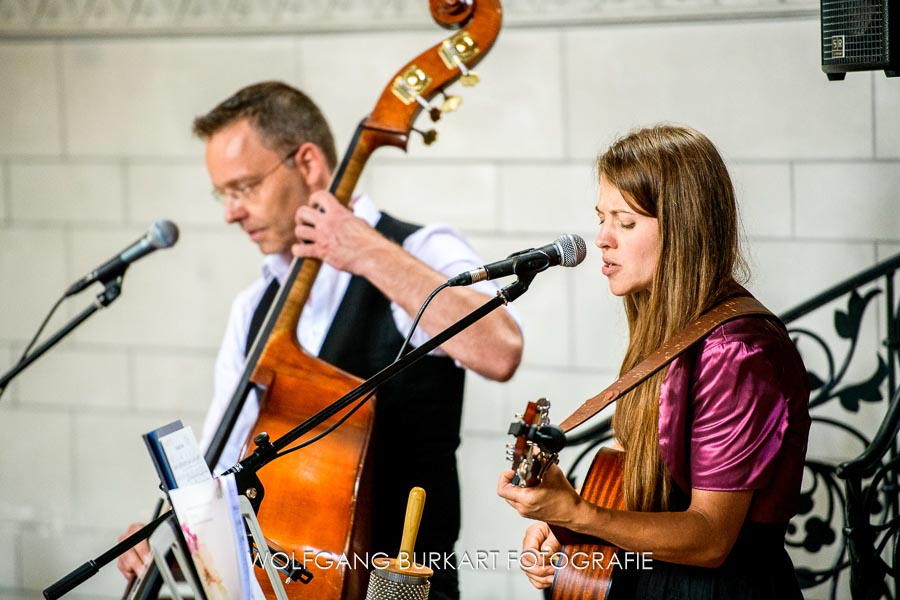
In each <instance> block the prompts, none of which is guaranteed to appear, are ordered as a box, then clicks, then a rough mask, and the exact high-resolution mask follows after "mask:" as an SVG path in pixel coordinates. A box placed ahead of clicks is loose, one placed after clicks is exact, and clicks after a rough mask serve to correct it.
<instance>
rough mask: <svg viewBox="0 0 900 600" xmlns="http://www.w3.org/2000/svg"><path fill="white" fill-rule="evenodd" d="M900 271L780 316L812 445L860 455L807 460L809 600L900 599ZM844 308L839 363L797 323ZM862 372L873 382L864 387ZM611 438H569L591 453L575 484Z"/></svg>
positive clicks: (604, 425) (891, 264)
mask: <svg viewBox="0 0 900 600" xmlns="http://www.w3.org/2000/svg"><path fill="white" fill-rule="evenodd" d="M898 268H900V254H898V255H896V256H894V257H892V258H890V259H888V260H885V261H883V262H881V263H879V264H877V265H875V266H874V267H872V268H870V269H867V270H865V271H863V272H861V273H859V274H858V275H856V276H854V277H851V278H850V279H848V280H846V281H844V282H842V283H840V284H838V285H836V286H834V287H832V288H830V289H828V290H825V291H824V292H822V293H821V294H819V295H817V296H815V297H813V298H811V299H810V300H808V301H806V302H803V303H802V304H800V305H798V306H796V307H794V308H792V309H790V310H788V311H786V312H784V313H783V314H782V315H781V319H782V321H783V322H784V323H785V324H786V325H787V326H788V331H789V332H790V334H791V336H792V338H793V339H794V342H795V343H796V344H797V345H798V348H799V349H800V352H801V355H803V358H804V361H805V362H806V366H807V374H808V377H809V382H810V390H811V393H810V404H809V406H810V415H811V418H812V429H811V432H810V440H811V442H813V441H818V442H822V441H825V442H828V441H830V440H832V439H834V438H835V436H836V435H840V436H842V437H843V438H844V439H845V440H849V441H850V443H852V444H855V445H857V446H858V447H859V450H857V451H855V452H853V453H848V454H847V455H846V456H839V457H831V458H830V459H826V458H821V457H817V456H816V455H815V454H813V453H812V452H811V453H809V454H808V455H807V458H806V473H805V476H804V486H803V490H802V492H801V506H800V511H799V514H798V515H797V516H796V517H795V518H794V519H793V520H792V521H791V524H790V527H789V529H788V536H787V540H786V543H787V545H788V546H789V547H791V548H794V549H795V550H794V551H793V552H792V553H793V554H794V558H795V563H796V565H797V566H796V572H797V577H798V579H799V580H800V585H801V587H802V588H803V589H804V590H805V591H807V590H808V593H810V594H815V593H816V591H819V592H821V591H823V590H824V591H826V593H827V595H828V596H829V597H830V598H845V597H847V596H848V594H849V596H850V597H852V598H853V599H854V600H859V599H865V600H875V599H879V598H888V599H890V600H895V599H896V598H897V589H896V575H897V568H898V564H900V563H898V560H897V554H898V550H897V547H898V545H900V544H898V537H900V536H898V531H900V500H898V490H900V488H898V480H900V457H898V447H897V436H898V431H900V390H898V382H897V368H898V366H900V316H898V312H900V306H898V304H897V297H896V294H895V289H894V274H895V271H896V270H897V269H898ZM879 296H881V297H882V298H881V300H882V302H881V303H880V305H881V306H883V307H884V308H883V314H882V315H881V319H880V321H881V322H880V323H878V317H879V315H878V314H877V311H873V310H872V308H873V307H877V306H878V305H879V304H878V303H874V302H873V301H874V300H875V299H876V298H878V297H879ZM845 298H846V300H845V302H844V304H843V305H841V306H840V307H839V308H836V309H835V310H834V317H833V326H834V334H833V335H836V336H837V338H838V339H837V343H838V344H840V345H843V346H845V348H843V356H839V355H838V354H837V353H836V352H835V351H834V350H833V346H834V344H829V342H828V338H829V337H833V335H832V334H826V333H816V332H815V331H813V330H812V329H811V328H809V327H806V326H801V325H800V324H799V323H798V322H800V321H809V320H811V319H812V317H813V315H814V313H817V314H819V315H822V314H824V311H825V310H828V309H829V308H831V306H830V305H833V303H836V302H839V301H841V300H843V299H845ZM873 312H874V313H875V314H874V316H872V313H873ZM869 318H874V319H875V327H872V328H871V329H869V330H864V328H863V323H864V321H866V319H869ZM866 322H867V321H866ZM864 331H868V332H872V331H875V332H876V335H875V336H874V339H867V338H872V336H871V335H869V336H866V335H864ZM866 342H868V343H870V345H873V346H874V347H873V348H871V351H869V349H868V348H866V349H864V348H862V346H865V344H866ZM815 350H818V352H819V353H820V356H819V357H818V361H816V360H813V358H812V356H811V355H812V354H814V351H815ZM860 364H862V367H861V368H860V367H859V365H860ZM853 365H856V367H857V368H851V367H852V366H853ZM823 369H824V371H823ZM859 372H862V373H868V375H864V376H863V377H862V380H859V379H858V377H857V376H856V374H857V373H859ZM886 398H887V399H888V400H887V401H885V399H886ZM861 412H866V413H867V414H866V415H865V418H859V417H860V413H861ZM867 420H868V422H866V421H867ZM854 421H860V422H854ZM611 437H612V432H611V428H610V424H609V420H608V419H607V420H605V421H603V422H601V423H599V424H598V425H596V426H594V427H593V428H591V429H590V430H589V431H585V432H584V433H581V434H579V435H577V436H573V437H572V438H570V441H569V445H570V446H572V445H579V444H585V443H586V444H587V446H586V448H585V449H584V450H582V451H581V453H580V454H579V455H578V456H577V457H576V459H575V461H574V463H573V465H572V466H571V467H570V469H569V476H570V478H574V477H575V474H576V473H579V472H581V471H582V470H583V465H582V464H581V463H582V462H583V459H584V458H585V457H587V456H592V455H593V450H594V449H595V448H596V447H597V446H599V445H601V444H603V443H605V442H607V441H609V440H610V438H611ZM818 445H823V444H821V443H820V444H818ZM798 555H799V556H798ZM807 558H808V559H809V560H806V559H807ZM761 560H764V557H761ZM810 565H811V566H810Z"/></svg>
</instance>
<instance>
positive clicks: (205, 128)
mask: <svg viewBox="0 0 900 600" xmlns="http://www.w3.org/2000/svg"><path fill="white" fill-rule="evenodd" d="M239 119H247V120H249V122H250V125H251V126H253V128H254V129H255V130H256V131H257V133H259V135H260V137H261V138H262V140H263V143H264V144H265V145H266V146H268V147H269V148H271V149H272V150H274V151H275V152H278V153H279V154H283V153H287V152H290V151H291V149H293V148H297V147H298V146H300V145H302V144H305V143H306V142H311V143H313V144H315V145H316V146H318V147H319V148H320V149H321V150H322V153H323V154H324V155H325V160H326V162H327V163H328V167H329V169H331V170H332V171H333V170H334V169H335V166H336V165H337V153H336V152H335V148H334V137H333V136H332V134H331V129H330V128H329V127H328V123H327V122H326V121H325V117H324V116H323V115H322V111H320V110H319V107H318V106H316V104H315V103H314V102H313V101H312V100H310V98H309V96H307V95H306V94H304V93H303V92H301V91H300V90H298V89H296V88H293V87H291V86H289V85H287V84H286V83H282V82H280V81H264V82H262V83H256V84H253V85H249V86H247V87H245V88H242V89H240V90H238V91H237V92H235V94H234V95H233V96H231V97H230V98H228V99H227V100H225V101H224V102H222V103H221V104H219V105H218V106H216V107H215V108H214V109H212V110H211V111H209V112H208V113H207V114H205V115H201V116H199V117H197V118H195V119H194V135H196V136H197V137H199V138H200V139H202V140H209V138H211V137H212V136H213V135H215V134H216V133H218V132H219V131H221V130H222V129H224V128H225V127H227V126H228V125H231V124H232V123H234V122H235V121H237V120H239Z"/></svg>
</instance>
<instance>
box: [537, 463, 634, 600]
mask: <svg viewBox="0 0 900 600" xmlns="http://www.w3.org/2000/svg"><path fill="white" fill-rule="evenodd" d="M622 460H623V453H622V452H620V451H618V450H613V449H611V448H602V449H601V450H600V451H599V452H598V453H597V455H596V456H595V457H594V461H593V462H592V463H591V468H590V470H589V471H588V474H587V476H586V477H585V481H584V486H583V487H582V489H581V497H582V498H584V499H585V500H587V501H588V502H591V503H592V504H596V505H598V506H603V507H605V508H612V509H617V510H624V509H625V495H624V492H623V489H622ZM551 529H552V530H553V534H554V535H555V536H556V539H558V540H559V542H560V543H561V544H562V545H563V549H562V551H563V553H564V554H565V555H566V558H567V559H568V560H565V561H564V565H563V566H562V567H561V568H560V569H558V570H557V571H556V575H555V577H554V579H553V587H552V588H551V590H550V598H551V600H582V599H583V600H587V599H590V600H604V599H605V598H607V597H608V596H609V592H610V589H611V587H612V577H613V571H614V567H615V565H614V564H612V563H613V561H614V559H615V555H616V553H617V552H618V550H619V549H618V548H616V547H615V546H613V545H612V544H610V543H609V542H606V541H605V540H601V539H599V538H595V537H590V536H584V535H581V534H578V533H574V532H572V531H569V530H568V529H564V528H561V527H553V526H551ZM601 556H602V558H601Z"/></svg>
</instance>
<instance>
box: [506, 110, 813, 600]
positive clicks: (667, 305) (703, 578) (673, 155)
mask: <svg viewBox="0 0 900 600" xmlns="http://www.w3.org/2000/svg"><path fill="white" fill-rule="evenodd" d="M597 171H598V174H599V179H600V195H599V200H598V202H597V206H596V211H597V217H598V219H599V230H598V232H597V238H596V241H595V244H596V246H597V247H598V248H599V249H600V250H601V251H602V253H603V267H602V271H603V275H604V276H606V277H607V279H608V280H609V287H610V291H611V292H612V293H613V294H614V295H616V296H621V297H622V299H623V300H624V303H625V313H626V316H627V319H628V330H629V342H628V349H627V351H626V353H625V358H624V359H623V361H622V366H621V373H625V372H627V371H628V370H629V369H631V368H632V367H633V366H635V365H636V364H637V363H639V362H640V361H641V360H642V359H644V358H645V357H646V356H647V355H648V354H650V353H651V352H652V351H653V350H654V349H656V348H658V347H659V346H661V345H662V344H664V343H665V342H666V341H667V340H669V339H670V338H671V337H672V336H673V335H674V334H676V333H678V332H679V331H680V330H681V329H683V328H684V327H685V326H686V325H687V324H689V323H691V322H692V321H695V320H696V319H697V318H698V317H700V315H702V314H703V313H704V312H706V311H708V310H709V309H711V308H712V307H714V306H715V305H716V304H718V303H720V302H721V301H723V300H725V299H728V298H732V297H734V296H738V295H749V293H748V292H747V291H746V290H745V289H744V288H742V287H741V286H740V285H739V284H738V282H737V280H738V278H739V275H740V274H741V273H742V272H743V270H744V263H743V261H742V259H741V256H740V251H739V248H738V217H737V207H736V203H735V197H734V189H733V186H732V184H731V179H730V177H729V175H728V171H727V169H726V168H725V164H724V162H723V160H722V157H721V156H720V155H719V153H718V151H717V150H716V148H715V146H714V145H713V144H712V143H711V142H710V141H709V139H707V138H706V137H705V136H704V135H703V134H701V133H699V132H697V131H695V130H693V129H689V128H685V127H675V126H668V125H664V126H657V127H652V128H647V129H640V130H636V131H633V132H632V133H630V134H629V135H627V136H625V137H623V138H621V139H619V140H618V141H616V142H615V143H614V144H613V145H612V146H611V147H610V148H609V149H608V150H607V151H606V152H605V153H604V154H602V155H601V156H600V157H599V158H598V160H597ZM598 343H599V342H598ZM808 400H809V389H808V386H807V379H806V371H805V368H804V366H803V363H802V362H801V360H800V356H799V355H798V353H797V351H796V349H795V347H794V345H793V343H792V342H791V340H790V338H789V337H788V335H787V333H786V331H785V329H784V326H783V325H782V324H781V323H780V322H779V321H778V320H776V319H774V318H767V317H759V316H753V317H741V318H738V319H735V320H732V321H729V322H727V323H725V324H724V325H720V326H719V327H717V328H715V329H713V330H712V331H711V333H709V334H708V335H707V336H706V337H705V338H703V340H701V341H700V342H698V343H697V344H695V345H694V346H693V347H692V348H691V349H690V350H688V351H687V352H686V353H684V354H682V355H681V356H679V357H678V358H676V359H675V360H674V361H673V362H671V363H670V365H669V366H668V368H664V369H662V370H661V371H660V372H658V373H657V374H656V375H654V376H651V377H650V378H649V379H647V380H646V381H645V382H644V383H642V384H641V385H640V386H638V387H637V388H635V389H634V390H633V391H631V392H630V393H628V394H626V395H624V396H623V397H622V398H620V399H619V400H618V402H617V404H616V412H615V416H614V417H613V429H614V432H615V437H616V442H617V444H616V445H617V447H618V448H619V449H621V450H624V452H625V458H624V465H623V467H624V473H623V485H624V490H625V500H626V505H627V510H611V509H606V508H602V507H600V506H597V505H594V504H591V503H590V502H587V501H585V500H583V499H582V498H581V497H580V496H579V495H578V493H577V492H576V491H575V490H574V489H573V488H572V486H571V485H570V484H569V482H568V481H567V480H566V478H565V476H564V474H563V472H562V471H561V470H560V469H559V468H558V467H555V466H554V467H553V468H551V470H550V471H549V472H548V473H547V474H546V476H545V478H544V480H543V482H542V483H541V485H539V486H537V487H533V488H519V487H517V486H514V485H512V484H511V483H510V482H511V479H512V476H513V473H512V472H511V471H510V472H507V473H504V474H503V475H502V476H501V478H500V482H499V486H498V493H499V495H500V496H501V497H503V498H504V499H506V501H507V502H508V503H509V504H510V506H512V507H513V508H515V509H516V510H517V511H518V512H519V514H521V515H522V516H524V517H528V518H530V519H535V520H537V521H539V522H538V523H536V524H534V525H532V526H531V527H530V528H529V529H528V531H527V532H526V535H525V540H524V542H523V551H526V552H529V553H543V554H544V555H548V554H553V553H555V552H557V551H559V550H560V544H559V542H558V541H557V540H556V538H555V537H554V535H553V533H552V532H551V531H550V528H549V527H548V524H550V525H558V526H561V527H565V528H567V529H570V530H572V531H575V532H579V533H584V534H589V535H593V536H597V537H600V538H603V539H605V540H608V541H609V542H610V543H612V544H614V545H616V546H618V547H620V548H622V549H623V550H625V551H633V552H642V553H651V556H652V563H651V567H652V568H644V569H627V570H624V571H622V572H621V573H619V574H617V575H616V576H615V578H614V580H613V586H612V592H611V597H613V598H640V599H642V600H645V599H654V598H659V599H663V598H664V599H667V600H668V599H670V598H685V599H691V600H698V599H699V600H703V599H708V598H720V599H726V598H727V599H744V598H759V599H771V598H801V595H800V590H799V586H798V583H797V579H796V577H795V576H794V572H793V565H792V564H791V560H790V558H789V557H788V555H787V553H786V552H785V548H784V535H785V531H786V528H787V525H788V521H789V520H790V518H791V517H792V516H793V515H794V514H795V513H796V510H797V500H798V497H799V492H800V483H801V478H802V473H803V460H804V456H805V453H806V442H807V436H808V433H809V413H808V406H807V405H808ZM525 571H526V574H527V576H528V578H529V579H530V580H531V583H532V584H533V585H534V586H535V587H537V588H547V587H549V586H550V585H551V584H552V582H553V575H554V567H553V566H552V565H551V564H541V563H539V564H537V565H535V566H534V567H531V568H527V569H525Z"/></svg>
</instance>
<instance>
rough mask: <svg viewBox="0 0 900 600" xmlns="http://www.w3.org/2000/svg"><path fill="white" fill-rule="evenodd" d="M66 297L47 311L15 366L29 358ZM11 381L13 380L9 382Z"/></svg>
mask: <svg viewBox="0 0 900 600" xmlns="http://www.w3.org/2000/svg"><path fill="white" fill-rule="evenodd" d="M65 299H66V296H61V297H60V299H59V300H57V301H56V304H54V305H53V308H51V309H50V312H49V313H47V316H46V317H44V322H43V323H41V326H40V327H38V330H37V333H35V334H34V337H32V338H31V341H30V342H28V345H27V346H26V347H25V350H23V351H22V356H20V357H19V360H18V362H16V364H14V365H13V367H17V366H19V365H21V364H22V363H23V362H25V359H26V358H28V353H29V352H31V349H32V348H34V345H35V344H36V343H37V341H38V338H39V337H41V333H43V331H44V328H46V327H47V323H49V322H50V318H51V317H52V316H53V313H55V312H56V309H58V308H59V306H60V304H62V303H63V300H65ZM9 383H11V382H9ZM9 383H7V384H6V386H4V387H2V388H0V398H2V397H3V392H5V391H6V388H8V387H9Z"/></svg>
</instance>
